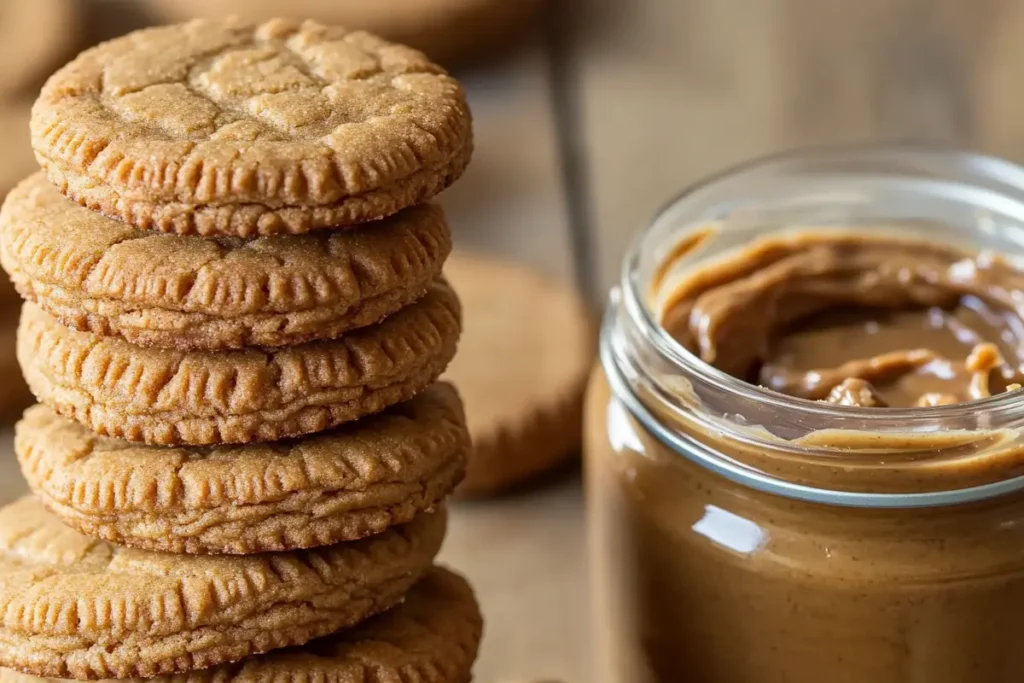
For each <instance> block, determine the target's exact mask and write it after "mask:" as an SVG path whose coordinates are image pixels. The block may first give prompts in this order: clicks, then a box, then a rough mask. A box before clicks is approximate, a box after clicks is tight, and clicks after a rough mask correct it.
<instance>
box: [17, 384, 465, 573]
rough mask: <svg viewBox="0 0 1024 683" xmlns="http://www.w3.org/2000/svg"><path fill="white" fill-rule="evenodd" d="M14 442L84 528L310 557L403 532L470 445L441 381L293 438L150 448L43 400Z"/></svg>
mask: <svg viewBox="0 0 1024 683" xmlns="http://www.w3.org/2000/svg"><path fill="white" fill-rule="evenodd" d="M14 444H15V445H14V448H15V451H16V452H17V455H18V462H19V463H20V464H21V470H22V472H23V473H24V475H25V478H26V479H27V480H28V484H29V487H30V488H31V489H32V491H33V492H34V493H35V494H36V495H37V496H38V497H39V498H40V500H42V501H43V503H44V504H45V505H46V507H47V508H49V509H50V510H51V511H52V512H54V513H56V514H57V516H59V517H60V518H61V520H62V521H63V522H64V523H65V524H67V525H69V526H71V527H72V528H74V529H77V530H78V531H80V532H82V533H83V534H86V535H87V536H92V537H94V538H102V539H105V540H108V541H111V542H113V543H117V544H118V545H128V546H132V547H136V548H145V549H148V550H162V551H167V552H176V553H181V552H187V553H214V554H221V553H232V554H235V553H241V554H246V553H255V552H265V551H281V550H295V549H299V548H310V547H314V546H322V545H329V544H332V543H338V542H341V541H352V540H356V539H359V538H364V537H366V536H370V535H372V534H377V533H380V532H382V531H384V530H385V529H387V528H388V527H391V526H394V525H396V524H404V523H406V522H408V521H410V520H411V519H413V517H414V516H415V515H417V514H419V513H420V512H423V511H424V510H429V509H432V508H433V507H434V506H435V505H439V504H440V503H441V502H442V501H443V500H444V498H445V497H446V496H447V495H448V494H449V493H451V491H452V489H453V488H455V485H456V484H457V483H458V482H459V481H460V480H461V479H462V476H463V474H464V473H465V469H466V460H467V457H468V455H469V449H470V442H469V434H468V433H467V431H466V423H465V418H464V417H463V413H462V403H461V401H460V400H459V396H458V394H457V393H456V392H455V389H454V388H452V386H451V385H450V384H446V383H443V382H442V383H438V384H435V385H433V386H432V387H430V388H429V389H427V390H426V391H424V392H423V393H422V394H420V395H419V396H416V397H415V398H413V399H411V400H409V401H406V402H404V403H400V404H398V405H396V406H392V407H391V408H389V409H388V410H386V411H384V412H383V413H379V414H377V415H373V416H370V417H367V418H364V419H362V420H358V421H356V422H351V423H349V424H346V425H342V426H341V427H338V428H337V429H335V430H332V431H329V432H322V433H320V434H316V435H313V436H310V437H305V438H302V439H299V440H295V441H279V442H275V443H266V444H250V445H244V446H234V447H232V446H214V447H209V448H202V447H193V448H166V447H161V446H144V445H138V444H133V443H130V442H127V441H119V440H116V439H108V438H104V437H98V436H96V435H95V434H93V433H92V432H90V431H89V430H88V429H86V428H85V427H83V426H82V425H80V424H78V423H77V422H73V421H71V420H66V419H64V418H62V417H59V416H57V415H55V414H54V413H53V411H52V410H50V409H49V408H47V407H46V406H42V405H37V406H33V407H32V408H29V409H28V410H27V411H26V412H25V417H24V418H23V419H22V420H21V422H19V423H18V424H17V426H16V427H15V437H14Z"/></svg>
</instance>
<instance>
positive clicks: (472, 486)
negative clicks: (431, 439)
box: [445, 252, 596, 496]
mask: <svg viewBox="0 0 1024 683" xmlns="http://www.w3.org/2000/svg"><path fill="white" fill-rule="evenodd" d="M445 276H446V277H447V278H448V280H449V282H451V284H452V286H453V287H455V289H456V291H457V292H459V296H460V299H461V301H462V306H463V319H464V325H463V335H462V341H461V343H460V346H459V354H458V356H456V358H455V360H454V361H453V362H452V364H451V366H450V367H449V368H448V371H447V373H446V377H447V379H449V380H451V381H452V382H453V383H454V384H455V386H456V387H457V388H458V389H459V393H460V394H461V395H462V397H463V400H464V402H465V405H466V419H467V422H468V423H469V431H470V434H471V436H472V438H473V446H474V452H473V454H472V455H471V456H470V462H469V470H468V471H467V473H466V478H465V480H464V481H463V483H462V484H461V486H460V487H459V489H458V492H459V493H460V494H462V495H466V496H479V495H486V494H492V493H496V492H498V491H500V490H501V489H504V488H508V487H509V486H512V485H514V484H517V483H519V482H522V481H524V480H526V479H529V478H531V477H533V476H535V475H537V474H540V473H542V472H545V471H547V470H549V469H551V468H553V467H555V466H556V465H558V464H560V463H562V462H564V461H565V460H567V459H568V458H570V457H573V456H575V455H576V454H577V452H578V449H579V445H580V439H581V430H582V426H581V419H582V417H581V414H582V402H583V390H584V387H585V384H586V381H587V375H588V372H589V369H590V367H591V365H592V364H593V362H594V355H595V350H596V343H595V342H596V337H595V329H594V326H593V323H592V321H591V316H590V312H589V311H588V310H587V308H586V306H585V305H584V303H583V301H582V300H581V298H580V297H579V296H578V295H577V294H576V293H575V292H574V291H573V290H572V289H571V288H569V287H567V286H566V285H563V284H561V283H559V282H556V281H554V280H551V279H549V278H546V277H544V276H542V275H541V274H539V273H537V272H535V271H533V270H531V269H529V268H527V267H525V266H522V265H519V264H515V263H511V262H507V261H503V260H499V259H496V258H492V257H487V256H483V255H478V254H459V253H458V252H456V253H455V254H453V255H452V257H451V258H450V259H449V261H448V264H447V265H446V266H445Z"/></svg>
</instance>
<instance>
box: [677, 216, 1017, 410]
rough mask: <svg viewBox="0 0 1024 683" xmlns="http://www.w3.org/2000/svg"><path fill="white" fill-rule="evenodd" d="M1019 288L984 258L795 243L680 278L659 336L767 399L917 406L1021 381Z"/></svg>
mask: <svg viewBox="0 0 1024 683" xmlns="http://www.w3.org/2000/svg"><path fill="white" fill-rule="evenodd" d="M708 234H710V233H708ZM701 241H702V240H701V239H699V238H698V239H695V240H692V241H690V242H689V245H688V246H689V249H690V250H692V249H693V248H695V247H696V246H698V245H699V244H700V242H701ZM1022 289H1024V273H1022V272H1021V270H1019V269H1018V267H1016V266H1015V264H1013V263H1012V262H1010V261H1008V260H1005V259H1003V258H1000V257H998V256H996V255H993V254H990V253H985V252H982V253H978V254H972V253H969V252H966V251H962V250H959V249H957V248H955V247H951V246H945V245H938V244H933V243H931V242H926V241H924V240H920V239H905V238H900V237H893V236H882V235H872V234H865V233H859V234H853V233H848V232H837V231H831V232H829V231H820V232H801V233H791V234H781V235H773V236H769V237H766V238H763V239H760V240H757V241H756V242H753V243H751V244H750V245H749V246H747V247H746V248H744V249H742V250H739V251H737V252H734V253H732V254H730V255H729V256H728V257H726V258H723V259H720V260H717V261H714V262H712V263H710V264H709V265H707V266H704V267H701V268H698V269H695V270H692V271H690V272H689V273H688V274H687V276H686V277H685V278H683V279H682V280H681V281H680V282H678V284H677V285H676V286H675V288H674V289H673V293H672V296H671V297H670V298H669V300H668V302H667V305H666V306H665V308H664V310H665V315H664V320H663V324H664V326H665V327H666V329H667V330H668V331H669V332H670V333H671V334H672V335H673V336H674V337H675V338H676V339H677V340H679V341H680V342H681V343H682V344H683V345H684V346H686V347H687V348H688V349H689V350H691V351H692V352H694V353H695V354H697V355H698V356H699V357H700V358H701V359H702V360H704V361H706V362H708V363H710V364H712V365H714V366H715V367H717V368H719V369H720V370H723V371H725V372H727V373H729V374H731V375H733V376H735V377H738V378H740V379H743V380H746V381H748V382H750V383H753V384H757V385H760V386H763V387H766V388H768V389H772V390H774V391H778V392H781V393H784V394H788V395H791V396H796V397H800V398H806V399H811V400H819V401H827V402H829V403H833V404H839V405H854V406H862V407H872V408H884V407H887V406H893V407H927V406H936V405H946V404H951V403H961V402H965V401H971V400H975V399H980V398H985V397H987V396H991V395H994V394H998V393H1001V392H1004V391H1007V390H1014V389H1017V388H1019V385H1020V384H1021V383H1024V373H1022V369H1024V301H1022V300H1021V299H1020V298H1019V297H1017V296H1015V295H1014V292H1018V291H1020V290H1022Z"/></svg>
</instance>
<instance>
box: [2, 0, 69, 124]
mask: <svg viewBox="0 0 1024 683" xmlns="http://www.w3.org/2000/svg"><path fill="white" fill-rule="evenodd" d="M76 7H77V2H76V0H31V1H30V2H25V1H24V0H5V1H4V2H2V3H0V97H4V98H6V97H8V96H10V95H11V94H12V93H24V92H26V91H29V90H32V89H34V88H37V87H39V84H40V83H41V82H42V80H43V79H44V78H45V77H46V74H47V72H48V71H49V70H50V69H52V68H53V67H55V66H56V65H57V62H58V61H59V60H60V59H61V57H63V56H64V55H65V54H66V53H67V52H68V46H69V45H74V40H75V23H76V14H77V12H76ZM4 130H5V132H6V129H4Z"/></svg>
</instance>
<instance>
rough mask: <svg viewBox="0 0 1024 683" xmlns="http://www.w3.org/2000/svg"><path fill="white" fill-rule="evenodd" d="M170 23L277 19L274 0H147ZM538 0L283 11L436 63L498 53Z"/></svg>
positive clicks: (306, 6) (418, 0)
mask: <svg viewBox="0 0 1024 683" xmlns="http://www.w3.org/2000/svg"><path fill="white" fill-rule="evenodd" d="M150 4H151V5H153V6H154V8H155V10H156V12H157V14H159V15H160V16H161V17H163V18H165V19H168V20H171V21H181V20H184V19H188V18H192V17H200V16H227V15H231V14H237V15H240V16H242V17H245V18H246V19H250V20H253V21H265V20H267V19H272V18H274V17H276V16H278V15H279V14H280V13H281V11H282V5H281V3H280V2H276V0H150ZM540 5H541V3H540V2H539V0H388V1H387V2H381V1H380V0H291V2H289V3H288V5H287V12H288V13H289V14H291V15H293V16H302V17H312V18H314V19H318V20H320V21H327V22H332V23H337V24H342V25H344V26H349V27H351V28H358V29H363V30H365V31H369V32H370V33H375V34H377V35H379V36H383V37H384V38H386V39H388V40H393V41H395V42H397V43H402V44H403V45H409V46H411V47H414V48H416V49H417V50H423V51H424V52H426V53H427V54H428V55H430V56H431V57H432V58H434V59H437V60H440V61H441V62H442V63H450V62H458V61H462V60H465V59H470V58H473V57H477V56H481V57H486V56H488V55H489V54H491V53H493V52H495V51H499V50H500V48H502V47H504V44H506V43H510V42H511V39H512V38H514V37H517V36H518V35H519V34H521V33H522V32H523V31H522V30H521V29H524V28H526V27H527V26H528V25H529V22H530V20H531V19H533V18H534V17H535V16H536V15H537V13H538V9H539V7H540Z"/></svg>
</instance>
